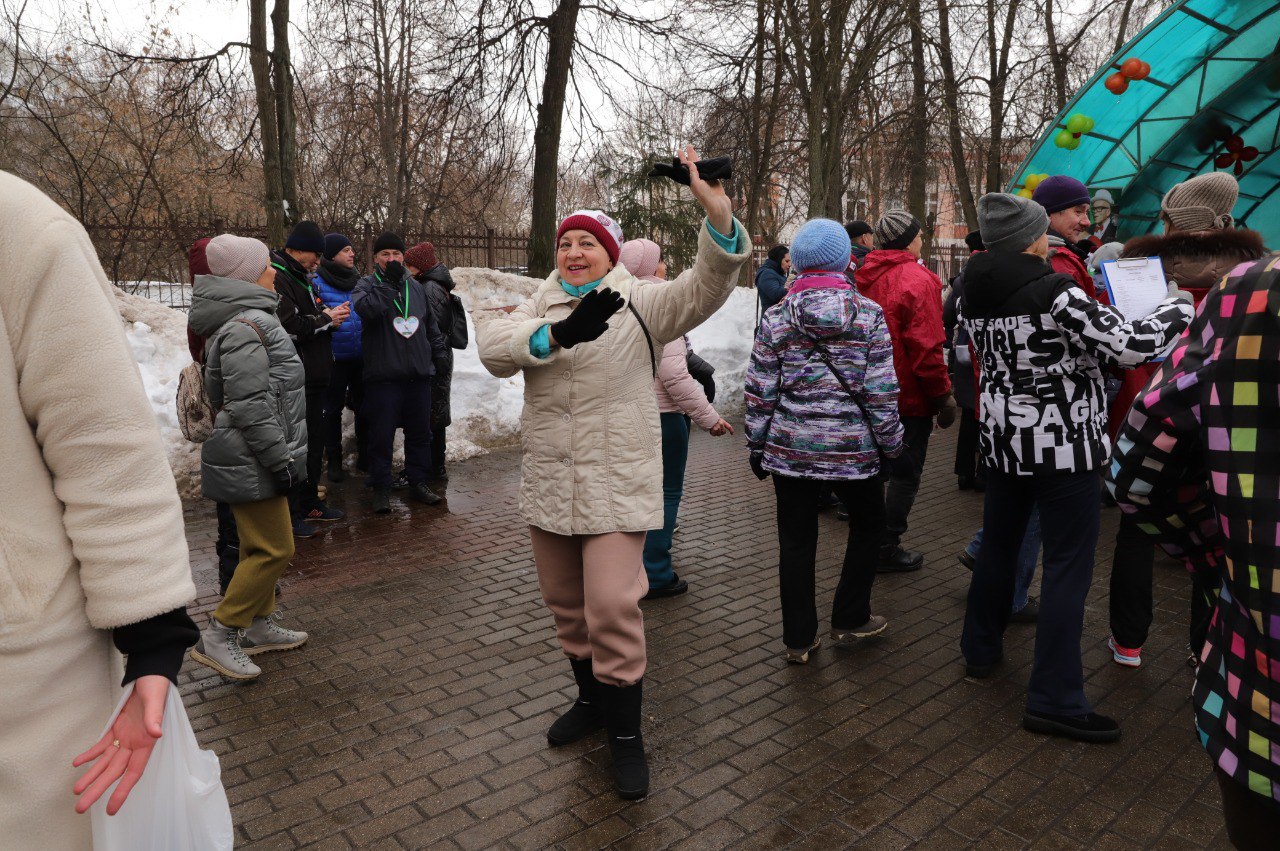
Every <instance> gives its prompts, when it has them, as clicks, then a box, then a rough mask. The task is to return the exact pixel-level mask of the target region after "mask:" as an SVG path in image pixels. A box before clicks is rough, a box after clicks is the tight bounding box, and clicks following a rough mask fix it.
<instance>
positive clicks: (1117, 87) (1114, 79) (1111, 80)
mask: <svg viewBox="0 0 1280 851" xmlns="http://www.w3.org/2000/svg"><path fill="white" fill-rule="evenodd" d="M1106 86H1107V91H1109V92H1111V94H1113V95H1122V94H1124V93H1125V92H1127V91H1128V90H1129V78H1128V77H1126V76H1125V75H1124V74H1121V73H1119V72H1116V73H1115V74H1112V75H1111V76H1110V77H1107V83H1106Z"/></svg>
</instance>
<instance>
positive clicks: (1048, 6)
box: [1044, 0, 1067, 113]
mask: <svg viewBox="0 0 1280 851" xmlns="http://www.w3.org/2000/svg"><path fill="white" fill-rule="evenodd" d="M1053 13H1054V8H1053V0H1045V2H1044V32H1045V36H1046V38H1047V39H1048V42H1049V43H1048V51H1049V67H1050V69H1051V70H1052V72H1053V111H1054V113H1059V112H1062V110H1063V108H1064V107H1066V105H1067V57H1066V56H1065V55H1063V54H1064V53H1065V48H1064V47H1063V46H1061V45H1059V44H1058V34H1057V29H1056V28H1055V27H1054V22H1053Z"/></svg>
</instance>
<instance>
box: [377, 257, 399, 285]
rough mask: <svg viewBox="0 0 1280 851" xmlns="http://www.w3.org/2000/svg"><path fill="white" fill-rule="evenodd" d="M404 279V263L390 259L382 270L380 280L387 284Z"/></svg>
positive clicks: (396, 282)
mask: <svg viewBox="0 0 1280 851" xmlns="http://www.w3.org/2000/svg"><path fill="white" fill-rule="evenodd" d="M403 279H404V264H403V263H401V262H400V261H399V260H392V261H390V262H389V263H387V267H386V268H385V269H383V270H382V280H384V281H386V282H387V283H388V284H398V283H400V281H402V280H403Z"/></svg>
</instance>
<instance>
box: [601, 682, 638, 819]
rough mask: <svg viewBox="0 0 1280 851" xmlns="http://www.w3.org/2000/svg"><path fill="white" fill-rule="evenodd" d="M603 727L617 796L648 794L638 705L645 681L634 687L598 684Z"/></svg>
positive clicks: (628, 797) (631, 797)
mask: <svg viewBox="0 0 1280 851" xmlns="http://www.w3.org/2000/svg"><path fill="white" fill-rule="evenodd" d="M598 693H599V694H600V696H601V697H602V698H603V701H602V702H603V704H604V723H605V729H607V730H608V731H609V752H610V753H611V754H612V755H613V782H614V784H615V785H616V786H617V788H618V797H620V798H622V799H623V800H624V801H636V800H639V799H640V798H643V797H644V796H645V795H648V794H649V764H648V763H647V762H645V759H644V738H643V737H642V736H641V735H640V705H641V703H642V702H643V698H644V681H643V680H641V681H639V682H637V683H636V684H635V685H633V686H610V685H605V684H604V683H601V684H600V685H599V691H598Z"/></svg>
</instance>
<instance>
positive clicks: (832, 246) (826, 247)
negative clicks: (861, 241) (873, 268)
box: [791, 219, 849, 272]
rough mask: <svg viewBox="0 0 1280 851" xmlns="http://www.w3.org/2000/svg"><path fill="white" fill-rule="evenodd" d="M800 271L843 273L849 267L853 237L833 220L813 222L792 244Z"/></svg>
mask: <svg viewBox="0 0 1280 851" xmlns="http://www.w3.org/2000/svg"><path fill="white" fill-rule="evenodd" d="M791 265H792V266H793V267H794V268H795V270H796V271H797V272H843V271H844V270H845V269H847V268H848V267H849V234H848V232H847V231H845V229H844V225H842V224H840V223H839V222H837V221H833V220H831V219H810V220H809V221H807V222H805V223H804V224H803V225H801V226H800V230H799V231H798V232H797V233H796V238H795V239H793V240H792V241H791Z"/></svg>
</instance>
